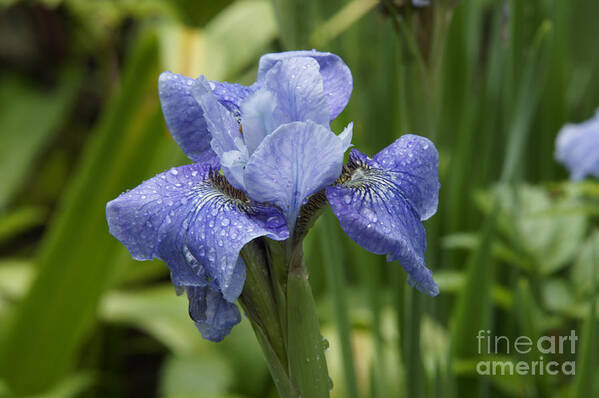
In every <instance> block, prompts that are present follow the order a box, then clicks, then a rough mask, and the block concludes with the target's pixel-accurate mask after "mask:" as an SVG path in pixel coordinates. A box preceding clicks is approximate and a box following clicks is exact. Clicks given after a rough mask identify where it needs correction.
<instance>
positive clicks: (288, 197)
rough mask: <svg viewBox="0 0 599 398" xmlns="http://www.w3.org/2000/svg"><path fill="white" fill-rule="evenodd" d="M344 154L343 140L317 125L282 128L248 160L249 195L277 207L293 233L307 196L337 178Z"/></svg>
mask: <svg viewBox="0 0 599 398" xmlns="http://www.w3.org/2000/svg"><path fill="white" fill-rule="evenodd" d="M344 151H345V148H344V146H343V141H342V139H340V138H339V137H337V136H336V135H335V134H334V133H333V132H331V131H330V130H328V129H327V128H325V127H323V126H321V125H319V124H316V123H314V122H311V121H308V122H293V123H289V124H284V125H282V126H280V127H279V128H278V129H277V130H275V132H273V133H272V134H270V135H268V136H267V137H266V138H265V139H264V141H263V142H262V144H261V145H260V147H259V148H258V149H257V150H256V152H254V154H253V155H252V157H251V158H250V161H249V162H248V164H247V166H246V169H245V187H246V189H247V192H248V195H249V196H250V197H251V198H252V199H254V200H257V201H259V202H268V203H274V204H276V205H277V206H279V207H280V208H281V209H282V210H283V213H284V214H285V218H286V219H287V223H288V225H289V229H290V230H293V228H294V226H295V221H296V218H297V215H298V212H299V209H300V207H301V205H302V204H303V203H304V201H305V200H306V199H307V198H308V196H310V195H311V194H313V193H315V192H317V191H319V190H321V189H322V188H324V187H325V186H327V185H329V184H331V183H332V182H334V181H335V180H336V179H337V178H338V177H339V175H340V173H341V169H342V165H343V153H344Z"/></svg>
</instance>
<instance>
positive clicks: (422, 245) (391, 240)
mask: <svg viewBox="0 0 599 398" xmlns="http://www.w3.org/2000/svg"><path fill="white" fill-rule="evenodd" d="M400 140H401V139H400ZM431 145H432V143H431ZM394 146H398V143H397V142H396V143H394V144H393V145H391V147H388V148H386V149H385V150H383V151H382V152H381V153H379V155H381V156H380V158H379V160H380V162H379V161H377V160H374V159H370V158H368V157H367V156H366V155H364V154H362V153H361V152H359V151H357V150H355V149H354V150H352V152H351V154H350V160H349V162H348V165H347V166H346V168H345V171H344V174H343V176H342V177H341V178H340V179H339V181H338V182H337V184H336V185H333V186H329V187H327V189H326V195H327V199H328V201H329V203H330V204H331V208H332V209H333V212H334V213H335V215H336V216H337V219H338V220H339V223H340V224H341V228H342V229H343V231H344V232H345V233H346V234H347V235H348V236H349V237H350V238H352V239H353V240H354V241H355V242H356V243H358V244H359V245H360V246H362V247H364V248H365V249H366V250H368V251H370V252H372V253H375V254H387V261H394V260H398V261H399V262H400V263H401V265H402V266H403V268H404V269H405V270H406V271H407V272H408V275H409V282H410V284H411V285H412V286H413V285H416V286H417V288H418V289H419V290H421V291H423V292H425V293H427V294H429V295H432V296H434V295H437V294H438V293H439V288H438V287H437V284H436V283H435V281H434V280H433V276H432V272H431V271H430V270H429V269H428V268H427V267H426V266H425V261H424V252H425V249H426V232H425V230H424V226H423V225H422V223H421V221H420V220H421V219H423V214H429V213H430V212H431V209H430V207H429V206H430V203H432V201H431V200H430V199H429V198H427V196H426V195H425V194H429V195H432V196H436V195H438V193H437V192H428V191H427V189H425V188H421V187H419V186H416V185H415V184H424V183H425V182H424V181H422V178H424V176H425V175H426V174H427V173H424V174H423V173H421V172H420V171H421V170H427V169H428V167H421V168H418V167H417V168H416V169H415V170H413V171H412V173H409V172H408V169H406V168H404V166H405V164H403V163H402V161H401V159H397V160H396V161H395V162H391V155H392V154H393V153H395V154H396V155H397V156H407V157H408V158H410V156H409V153H412V155H413V156H417V155H418V149H417V146H412V147H411V148H412V149H413V150H415V152H409V153H406V152H403V151H396V150H395V149H396V148H395V149H394V148H393V147H394ZM399 147H401V145H399ZM420 149H422V146H420ZM418 156H419V155H418ZM375 158H376V157H375ZM425 159H427V158H423V159H422V162H424V161H425ZM383 161H384V162H385V165H383V163H382V162H383ZM428 161H432V162H433V163H434V164H435V167H436V163H435V158H434V157H433V158H432V160H431V158H428ZM406 164H409V162H408V163H406ZM414 164H416V165H419V166H423V165H421V164H420V162H415V163H414ZM429 178H433V177H431V176H429ZM425 185H426V184H425ZM433 185H434V184H433ZM435 186H436V187H437V190H438V188H439V185H438V181H437V184H436V185H435ZM418 200H420V202H418ZM424 202H426V204H425V203H424Z"/></svg>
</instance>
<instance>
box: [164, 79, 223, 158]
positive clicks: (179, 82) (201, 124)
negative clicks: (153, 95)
mask: <svg viewBox="0 0 599 398" xmlns="http://www.w3.org/2000/svg"><path fill="white" fill-rule="evenodd" d="M194 83H195V79H192V78H190V77H185V76H182V75H178V74H175V73H171V72H164V73H162V74H161V75H160V78H159V79H158V94H159V96H160V103H161V105H162V113H163V114H164V119H165V121H166V124H167V126H168V129H169V131H170V132H171V134H172V136H173V138H174V139H175V141H176V142H177V144H178V145H179V146H180V147H181V149H182V150H183V152H185V154H186V155H187V157H189V158H190V159H191V160H193V161H202V160H204V159H205V158H206V157H210V156H213V155H214V154H213V152H212V149H211V147H210V139H211V137H210V133H209V132H208V127H207V126H206V121H205V120H204V117H203V112H202V108H200V105H199V104H198V103H197V102H196V100H195V99H194V98H193V96H192V95H191V87H192V86H193V84H194Z"/></svg>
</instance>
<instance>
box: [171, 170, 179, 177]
mask: <svg viewBox="0 0 599 398" xmlns="http://www.w3.org/2000/svg"><path fill="white" fill-rule="evenodd" d="M171 174H172V175H174V176H176V175H177V174H179V171H178V170H177V169H171Z"/></svg>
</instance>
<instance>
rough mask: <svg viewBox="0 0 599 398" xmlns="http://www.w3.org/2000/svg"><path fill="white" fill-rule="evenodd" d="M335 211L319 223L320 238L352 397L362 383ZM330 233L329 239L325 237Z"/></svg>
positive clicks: (350, 396) (356, 394)
mask: <svg viewBox="0 0 599 398" xmlns="http://www.w3.org/2000/svg"><path fill="white" fill-rule="evenodd" d="M334 222H335V220H334V217H333V215H332V214H331V212H327V214H326V215H324V216H323V219H321V220H320V222H319V223H318V224H317V228H318V234H319V237H320V239H319V241H320V243H321V249H322V250H321V251H322V255H323V264H324V268H325V271H326V277H327V286H328V287H329V290H330V292H331V295H332V298H333V305H334V306H335V321H336V325H337V332H338V334H339V344H340V345H341V353H342V358H343V373H344V377H345V393H346V394H347V397H349V398H357V397H358V383H357V380H356V369H355V365H354V354H353V349H352V346H351V324H350V321H349V311H348V304H349V303H348V298H347V297H348V290H349V289H348V286H347V282H346V276H345V270H344V268H343V259H342V253H341V251H340V250H339V249H340V246H341V245H340V242H339V240H338V237H337V235H336V234H334V233H332V228H331V224H332V223H334ZM325 236H328V237H329V239H324V237H325Z"/></svg>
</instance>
